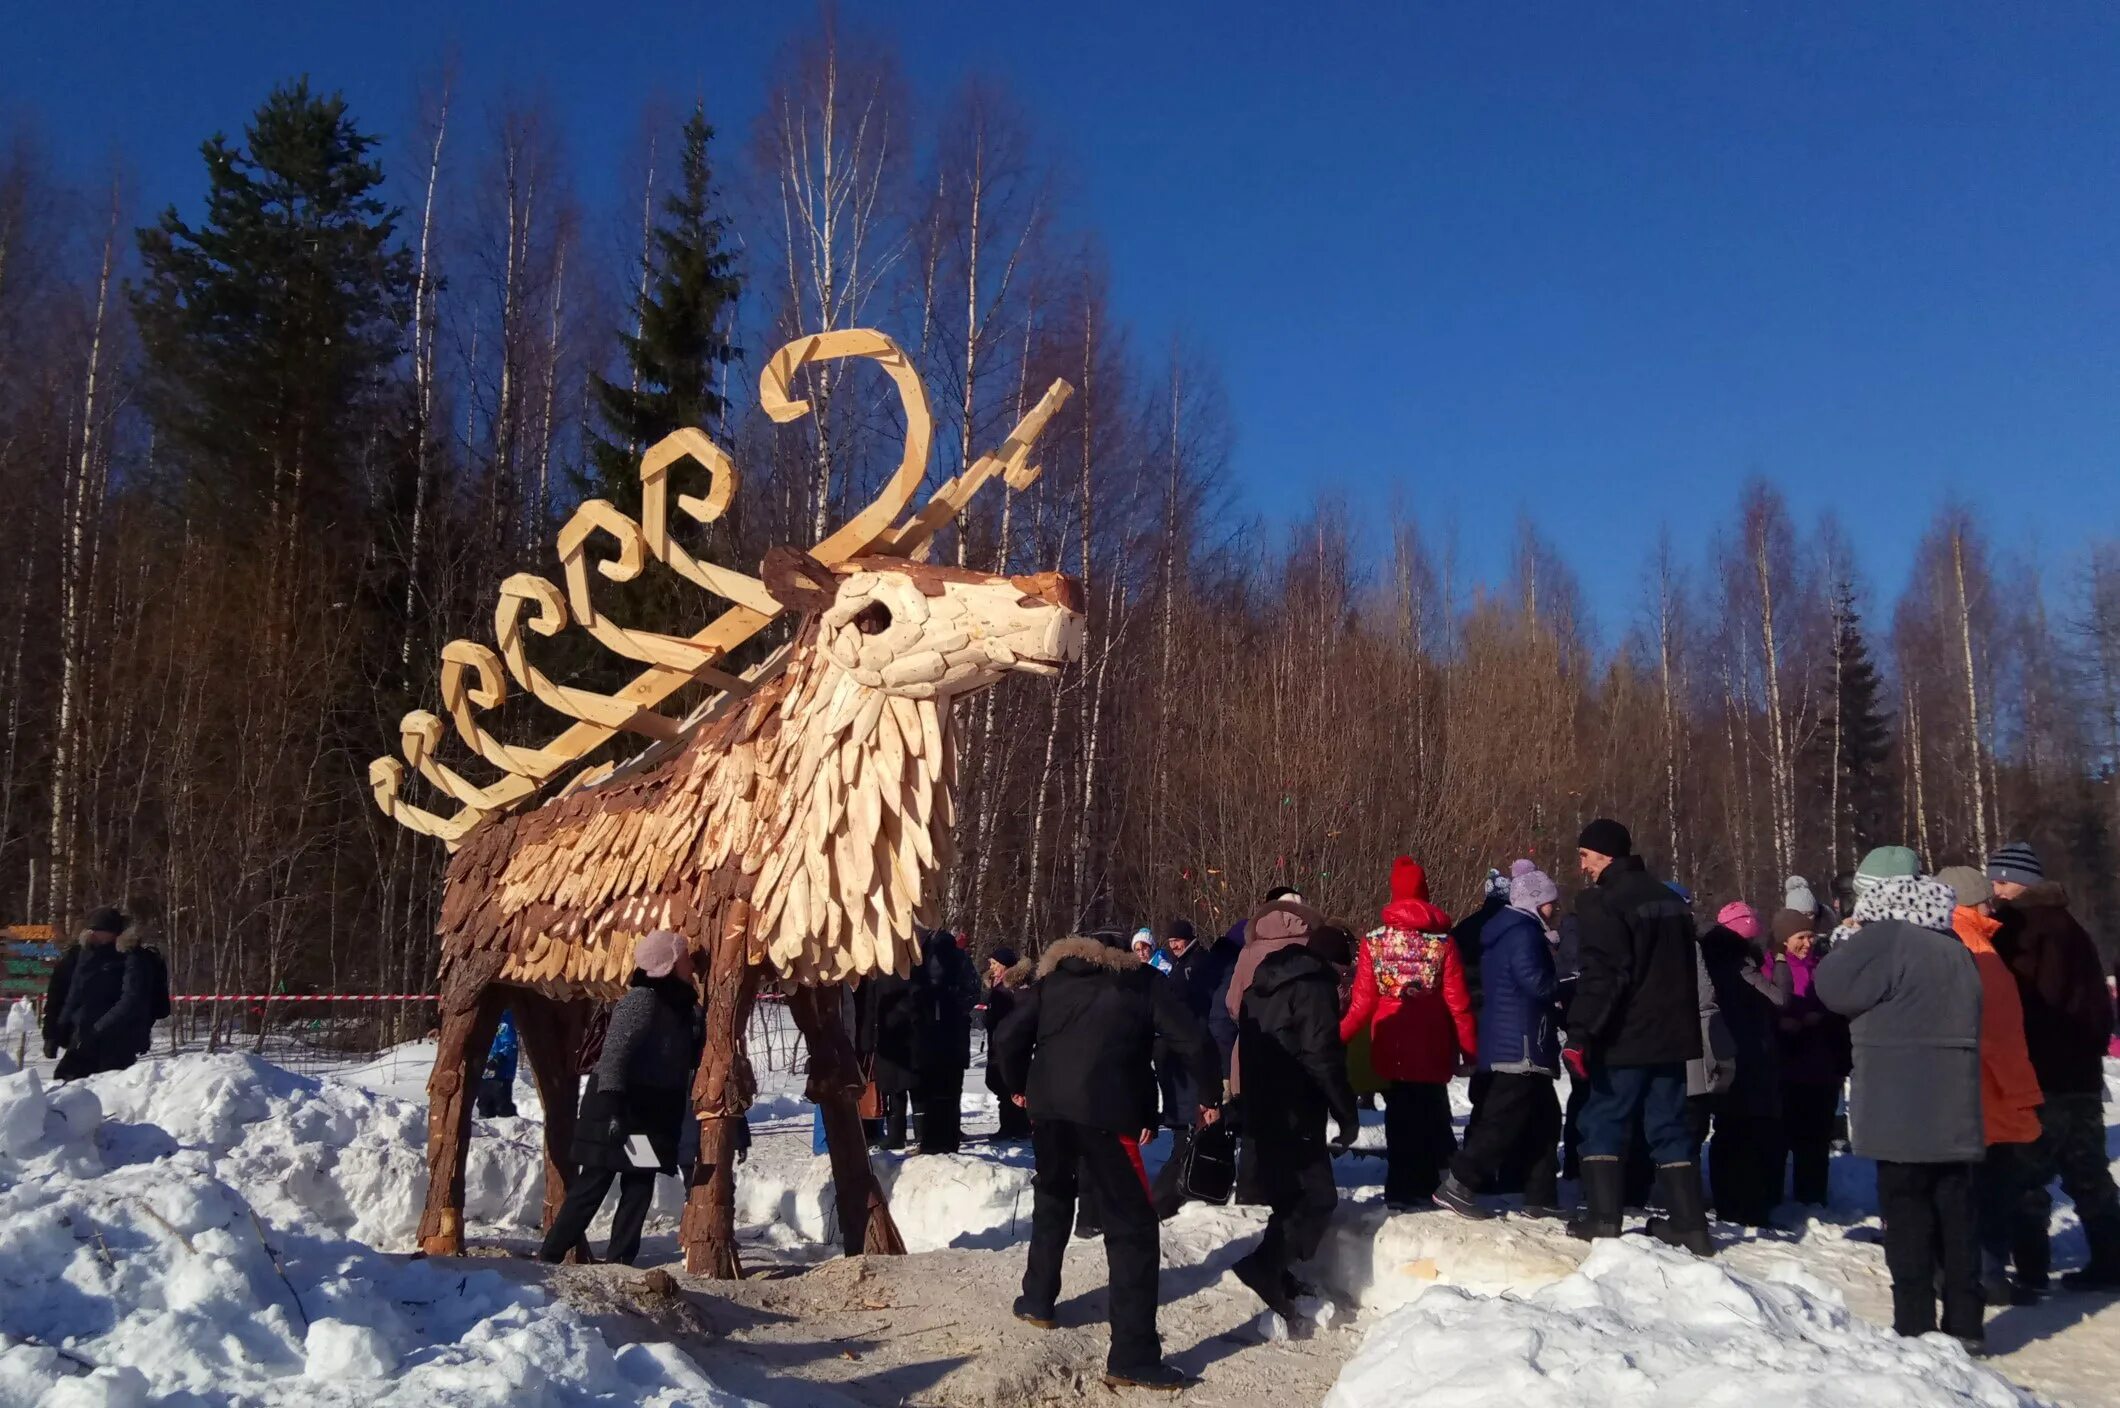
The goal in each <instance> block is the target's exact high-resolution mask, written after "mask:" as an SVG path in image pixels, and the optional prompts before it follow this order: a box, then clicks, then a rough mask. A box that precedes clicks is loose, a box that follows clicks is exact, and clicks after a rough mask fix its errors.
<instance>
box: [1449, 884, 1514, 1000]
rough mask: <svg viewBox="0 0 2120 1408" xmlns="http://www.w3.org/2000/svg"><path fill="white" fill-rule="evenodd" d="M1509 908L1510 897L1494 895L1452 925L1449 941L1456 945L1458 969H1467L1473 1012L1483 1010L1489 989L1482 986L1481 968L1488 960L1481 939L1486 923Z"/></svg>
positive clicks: (1466, 975) (1467, 992)
mask: <svg viewBox="0 0 2120 1408" xmlns="http://www.w3.org/2000/svg"><path fill="white" fill-rule="evenodd" d="M1508 907H1509V896H1508V895H1507V894H1506V893H1504V894H1494V895H1489V896H1487V898H1486V899H1484V900H1482V901H1481V902H1480V907H1479V908H1478V909H1475V910H1474V911H1472V913H1470V914H1468V915H1466V916H1465V917H1464V918H1463V919H1460V920H1458V922H1457V923H1455V924H1453V925H1451V926H1450V940H1451V942H1452V943H1454V944H1456V945H1457V951H1458V966H1459V967H1460V968H1463V969H1464V970H1465V992H1466V995H1467V996H1469V997H1470V998H1471V999H1472V1010H1473V1011H1475V1012H1478V1011H1480V1010H1481V1004H1482V1003H1483V1002H1484V1001H1485V1000H1486V990H1485V989H1484V988H1483V987H1482V986H1481V984H1480V966H1481V963H1482V961H1483V960H1484V959H1485V958H1486V945H1485V944H1484V943H1483V942H1482V938H1483V936H1484V934H1485V933H1486V929H1487V921H1488V920H1490V919H1492V918H1494V917H1495V916H1496V915H1497V914H1500V913H1501V912H1502V911H1503V910H1505V909H1507V908H1508Z"/></svg>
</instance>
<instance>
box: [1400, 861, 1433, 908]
mask: <svg viewBox="0 0 2120 1408" xmlns="http://www.w3.org/2000/svg"><path fill="white" fill-rule="evenodd" d="M1391 899H1392V902H1393V903H1394V904H1396V903H1399V902H1400V901H1403V900H1419V901H1420V902H1421V903H1423V904H1426V903H1428V872H1427V871H1425V870H1423V869H1421V867H1420V865H1419V863H1417V862H1416V861H1415V860H1414V858H1413V857H1412V856H1400V857H1398V858H1397V859H1396V860H1394V861H1392V863H1391Z"/></svg>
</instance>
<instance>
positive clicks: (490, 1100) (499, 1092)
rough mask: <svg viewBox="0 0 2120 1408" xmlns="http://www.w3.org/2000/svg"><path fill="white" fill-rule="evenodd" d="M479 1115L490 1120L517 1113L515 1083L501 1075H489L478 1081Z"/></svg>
mask: <svg viewBox="0 0 2120 1408" xmlns="http://www.w3.org/2000/svg"><path fill="white" fill-rule="evenodd" d="M477 1105H478V1116H479V1118H480V1119H482V1120H490V1119H496V1118H501V1117H504V1116H511V1115H513V1114H514V1113H515V1085H514V1083H513V1082H512V1081H505V1080H502V1079H501V1078H500V1077H499V1076H487V1077H485V1078H484V1079H482V1080H480V1081H479V1083H478V1100H477Z"/></svg>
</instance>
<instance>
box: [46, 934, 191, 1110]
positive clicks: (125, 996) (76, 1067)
mask: <svg viewBox="0 0 2120 1408" xmlns="http://www.w3.org/2000/svg"><path fill="white" fill-rule="evenodd" d="M62 993H63V995H62ZM168 994H169V970H168V968H167V967H166V966H165V965H164V964H163V962H162V955H161V954H159V953H157V952H156V951H155V950H154V949H152V948H148V947H145V946H141V947H133V946H130V945H126V944H125V943H124V941H123V940H121V941H119V943H112V944H76V945H75V946H74V947H73V948H72V949H70V950H68V951H67V954H66V957H65V958H64V959H62V960H61V961H60V964H59V968H58V970H57V971H55V972H54V973H53V974H52V988H51V993H50V995H48V996H47V999H46V1003H45V1020H44V1034H45V1038H46V1039H47V1040H49V1041H53V1042H55V1043H56V1044H58V1045H60V1046H64V1047H65V1048H66V1049H67V1059H66V1061H65V1065H66V1070H65V1072H64V1075H65V1077H66V1078H68V1079H71V1078H73V1077H76V1076H84V1075H92V1074H94V1073H95V1072H98V1071H116V1070H123V1069H124V1068H125V1067H127V1066H130V1065H131V1064H132V1063H133V1061H134V1060H135V1059H137V1058H138V1057H139V1056H140V1055H141V1054H142V1053H144V1052H145V1051H146V1050H147V1049H148V1047H149V1046H150V1045H152V1044H153V1039H154V1025H155V1019H156V1017H157V1016H159V1015H162V1014H163V1013H164V1012H166V1011H167V1007H166V1004H167V1001H168ZM55 1013H56V1021H55V1020H54V1016H55Z"/></svg>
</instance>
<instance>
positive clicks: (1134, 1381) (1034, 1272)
mask: <svg viewBox="0 0 2120 1408" xmlns="http://www.w3.org/2000/svg"><path fill="white" fill-rule="evenodd" d="M1159 1043H1160V1044H1161V1045H1162V1046H1163V1047H1164V1048H1165V1049H1166V1050H1167V1051H1169V1052H1171V1053H1172V1054H1173V1055H1174V1056H1175V1057H1176V1058H1177V1059H1179V1060H1182V1061H1184V1062H1185V1063H1186V1065H1187V1066H1188V1067H1189V1068H1190V1069H1191V1071H1192V1074H1193V1080H1194V1082H1195V1084H1196V1085H1197V1086H1198V1087H1199V1088H1200V1089H1202V1090H1206V1089H1209V1088H1211V1087H1212V1086H1213V1085H1214V1083H1215V1082H1216V1081H1218V1080H1219V1079H1220V1077H1221V1072H1220V1069H1219V1067H1218V1065H1217V1063H1216V1060H1215V1054H1214V1046H1213V1043H1212V1042H1210V1041H1209V1040H1208V1036H1207V1033H1206V1031H1205V1030H1204V1029H1203V1028H1202V1027H1201V1025H1200V1023H1199V1020H1198V1019H1197V1018H1195V1017H1194V1016H1193V1014H1192V1011H1191V1009H1189V1008H1188V1007H1186V1005H1185V1003H1184V1000H1183V998H1182V997H1181V995H1180V993H1179V990H1178V986H1177V984H1175V983H1173V982H1170V981H1169V980H1167V979H1166V978H1164V977H1163V976H1162V975H1161V974H1159V973H1156V972H1154V971H1153V970H1151V969H1149V968H1147V967H1146V966H1144V965H1143V964H1142V962H1141V961H1140V960H1139V959H1137V958H1135V957H1134V956H1133V954H1132V953H1131V952H1130V951H1129V949H1128V945H1127V943H1126V940H1125V939H1124V938H1123V937H1121V936H1119V935H1113V936H1111V941H1110V942H1106V941H1105V940H1103V939H1095V938H1083V937H1079V936H1076V937H1070V938H1066V939H1062V940H1061V941H1060V942H1059V943H1056V944H1054V945H1052V946H1051V947H1050V948H1048V949H1047V950H1046V951H1045V956H1044V958H1042V959H1041V960H1039V963H1038V981H1037V982H1036V983H1034V984H1032V985H1031V986H1030V987H1028V988H1026V989H1025V990H1024V992H1023V995H1022V997H1021V998H1020V999H1019V1000H1018V1001H1017V1003H1016V1010H1015V1011H1014V1012H1012V1013H1010V1014H1009V1019H1008V1020H1007V1021H1006V1022H1004V1023H1002V1025H1001V1029H1000V1030H999V1031H997V1032H996V1033H995V1034H994V1051H993V1053H992V1056H991V1059H993V1060H997V1061H999V1062H1000V1063H1001V1067H1002V1081H1003V1083H1004V1084H1005V1085H1006V1086H1007V1087H1008V1088H1009V1089H1010V1090H1020V1091H1022V1092H1024V1093H1023V1094H1022V1095H1020V1096H1017V1097H1015V1098H1017V1099H1019V1100H1021V1101H1023V1103H1024V1107H1025V1108H1026V1109H1027V1110H1028V1111H1029V1112H1030V1117H1031V1152H1032V1155H1033V1158H1034V1159H1035V1161H1036V1168H1037V1171H1036V1173H1035V1175H1034V1176H1033V1179H1032V1184H1031V1188H1032V1205H1031V1242H1030V1254H1029V1257H1028V1260H1027V1262H1026V1265H1025V1267H1024V1272H1023V1294H1022V1295H1021V1296H1019V1297H1017V1299H1016V1304H1015V1314H1016V1318H1017V1319H1019V1320H1022V1321H1025V1322H1026V1323H1028V1324H1032V1325H1036V1326H1038V1327H1039V1328H1041V1329H1051V1328H1052V1327H1053V1326H1054V1324H1055V1323H1056V1322H1055V1320H1054V1318H1053V1309H1054V1306H1055V1305H1056V1304H1057V1303H1058V1301H1059V1299H1060V1264H1061V1260H1062V1258H1063V1257H1064V1256H1065V1255H1066V1252H1067V1241H1068V1234H1069V1231H1070V1230H1071V1229H1072V1228H1073V1226H1074V1223H1075V1205H1076V1201H1077V1198H1078V1196H1080V1195H1081V1194H1082V1193H1085V1192H1089V1193H1092V1194H1093V1196H1094V1198H1095V1200H1096V1204H1097V1211H1098V1215H1099V1217H1100V1219H1101V1221H1102V1224H1103V1229H1104V1254H1105V1258H1106V1262H1107V1265H1108V1266H1109V1268H1110V1291H1109V1304H1110V1307H1111V1310H1110V1314H1111V1349H1110V1352H1109V1354H1108V1356H1107V1358H1106V1360H1105V1381H1106V1382H1107V1383H1109V1384H1112V1385H1116V1386H1126V1387H1135V1388H1152V1389H1161V1390H1166V1391H1173V1392H1174V1391H1176V1390H1179V1389H1183V1388H1186V1387H1189V1386H1190V1385H1191V1384H1192V1383H1193V1382H1194V1381H1193V1380H1192V1379H1191V1378H1190V1377H1189V1376H1188V1375H1186V1374H1183V1373H1180V1372H1179V1371H1178V1370H1176V1369H1173V1368H1171V1367H1170V1366H1169V1365H1167V1364H1165V1363H1164V1362H1163V1346H1162V1341H1161V1339H1160V1338H1159V1337H1158V1336H1157V1334H1156V1300H1157V1276H1158V1259H1159V1252H1158V1249H1157V1234H1156V1214H1155V1209H1154V1208H1153V1207H1152V1206H1151V1205H1150V1202H1149V1188H1148V1175H1147V1174H1146V1173H1145V1172H1144V1171H1143V1169H1142V1166H1141V1149H1140V1141H1141V1138H1142V1136H1143V1135H1153V1133H1154V1126H1155V1123H1156V1076H1155V1068H1154V1064H1153V1058H1154V1052H1155V1050H1156V1047H1157V1045H1158V1044H1159ZM1198 1117H1199V1121H1200V1123H1201V1124H1203V1125H1207V1124H1213V1123H1215V1121H1217V1120H1218V1119H1220V1118H1221V1112H1220V1110H1218V1109H1215V1108H1213V1107H1210V1106H1203V1107H1202V1108H1201V1109H1200V1111H1199V1115H1198Z"/></svg>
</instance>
